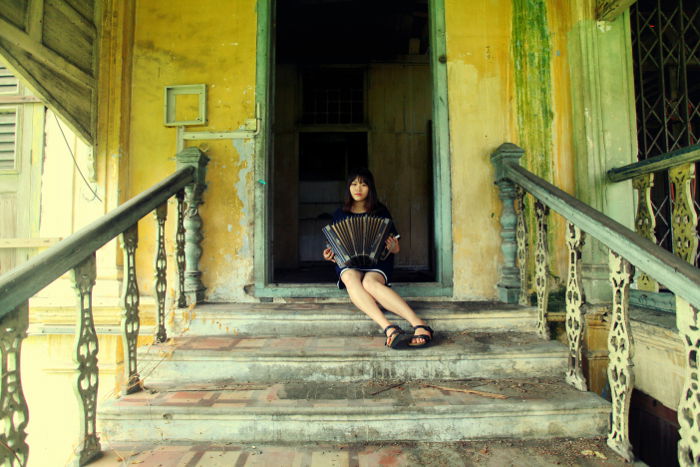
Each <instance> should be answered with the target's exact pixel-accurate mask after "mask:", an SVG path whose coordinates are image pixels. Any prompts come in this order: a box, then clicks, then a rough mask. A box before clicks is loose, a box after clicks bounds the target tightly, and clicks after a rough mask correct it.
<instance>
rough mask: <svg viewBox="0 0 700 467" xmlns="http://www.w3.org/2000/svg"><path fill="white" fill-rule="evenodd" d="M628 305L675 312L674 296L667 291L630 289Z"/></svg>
mask: <svg viewBox="0 0 700 467" xmlns="http://www.w3.org/2000/svg"><path fill="white" fill-rule="evenodd" d="M630 305H633V306H638V307H640V308H648V309H651V310H656V311H663V312H664V313H671V314H674V315H675V314H676V296H675V295H673V294H672V293H668V292H647V291H646V290H635V289H632V290H630Z"/></svg>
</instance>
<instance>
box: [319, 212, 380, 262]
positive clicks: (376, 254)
mask: <svg viewBox="0 0 700 467" xmlns="http://www.w3.org/2000/svg"><path fill="white" fill-rule="evenodd" d="M390 225H391V219H388V218H386V217H374V216H359V217H348V218H346V219H343V220H342V221H338V222H336V223H334V224H331V225H327V226H325V227H324V228H323V235H325V237H326V240H327V241H328V246H329V247H330V248H331V250H333V253H334V254H335V262H336V264H337V265H338V266H340V267H341V268H342V267H355V268H362V267H371V266H374V265H375V264H377V261H379V260H380V259H382V260H383V259H386V257H387V256H389V252H388V251H387V250H386V239H387V238H388V237H389V235H390V232H389V227H390Z"/></svg>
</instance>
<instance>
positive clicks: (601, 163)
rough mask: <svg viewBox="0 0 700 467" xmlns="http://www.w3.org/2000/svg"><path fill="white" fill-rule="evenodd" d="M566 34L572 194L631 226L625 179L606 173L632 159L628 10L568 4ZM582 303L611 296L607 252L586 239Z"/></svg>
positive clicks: (584, 0) (587, 2) (585, 0)
mask: <svg viewBox="0 0 700 467" xmlns="http://www.w3.org/2000/svg"><path fill="white" fill-rule="evenodd" d="M571 9H572V17H573V19H574V21H573V27H572V29H571V30H570V32H569V37H568V43H569V51H570V58H569V60H570V73H571V93H572V110H573V112H572V114H573V133H574V138H573V141H574V154H575V159H576V164H575V179H576V197H577V198H579V199H580V200H581V201H583V202H585V203H587V204H589V205H590V206H592V207H593V208H595V209H597V210H599V211H601V212H603V213H604V214H606V215H608V216H610V217H611V218H613V219H615V220H616V221H618V222H620V223H622V224H623V225H625V226H628V227H630V228H632V229H633V228H634V199H633V191H632V185H631V182H629V181H628V182H621V183H610V182H608V181H607V178H606V172H607V171H608V170H610V169H612V168H613V167H619V166H621V165H626V164H629V163H631V162H633V161H635V160H636V159H637V132H636V120H635V114H636V113H635V104H634V101H635V99H634V79H633V72H632V44H631V37H630V27H629V11H625V13H623V14H622V15H620V16H618V17H617V18H616V19H615V20H614V21H612V22H609V21H596V20H595V4H594V2H593V1H592V0H579V1H576V2H572V6H571ZM582 276H583V277H582V279H583V287H584V291H585V294H586V301H587V302H588V303H593V304H595V303H605V302H610V301H611V299H612V295H611V293H612V292H611V289H610V284H609V272H608V251H607V248H606V247H604V246H602V245H601V244H600V243H599V242H598V241H596V240H594V239H591V240H590V241H589V242H587V243H586V245H585V246H584V249H583V266H582Z"/></svg>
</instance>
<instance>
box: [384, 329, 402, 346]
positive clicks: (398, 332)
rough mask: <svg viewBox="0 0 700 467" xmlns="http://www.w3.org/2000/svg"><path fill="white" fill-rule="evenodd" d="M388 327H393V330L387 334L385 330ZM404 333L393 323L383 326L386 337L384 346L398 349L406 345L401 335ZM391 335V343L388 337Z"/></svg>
mask: <svg viewBox="0 0 700 467" xmlns="http://www.w3.org/2000/svg"><path fill="white" fill-rule="evenodd" d="M389 329H393V332H392V333H391V334H389V335H387V333H386V332H387V331H388V330H389ZM405 334H406V333H405V332H404V330H403V329H401V328H400V327H398V326H397V325H395V324H391V325H389V326H387V327H385V328H384V337H386V340H385V341H384V346H385V347H391V348H392V349H400V348H402V347H404V346H405V345H406V339H404V338H402V337H401V336H402V335H405ZM392 336H396V337H394V339H393V340H392V341H391V344H389V339H391V337H392Z"/></svg>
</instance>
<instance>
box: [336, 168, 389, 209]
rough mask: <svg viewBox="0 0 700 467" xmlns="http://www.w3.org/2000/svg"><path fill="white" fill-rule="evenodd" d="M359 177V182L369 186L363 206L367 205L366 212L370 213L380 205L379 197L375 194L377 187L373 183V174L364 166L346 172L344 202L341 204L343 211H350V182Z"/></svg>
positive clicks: (351, 201)
mask: <svg viewBox="0 0 700 467" xmlns="http://www.w3.org/2000/svg"><path fill="white" fill-rule="evenodd" d="M356 178H359V179H360V181H361V182H364V183H366V184H367V186H368V187H369V193H368V194H367V200H366V201H365V206H366V207H367V212H368V213H372V212H374V211H375V210H376V209H377V208H379V207H380V206H381V203H380V202H379V197H378V196H377V187H376V186H375V184H374V175H372V172H370V171H369V169H366V168H364V167H361V168H358V169H352V170H350V172H348V178H347V180H346V182H345V203H344V204H343V211H345V212H350V210H351V209H352V203H353V201H354V200H353V199H352V195H351V194H350V184H351V183H352V182H353V180H355V179H356Z"/></svg>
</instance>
